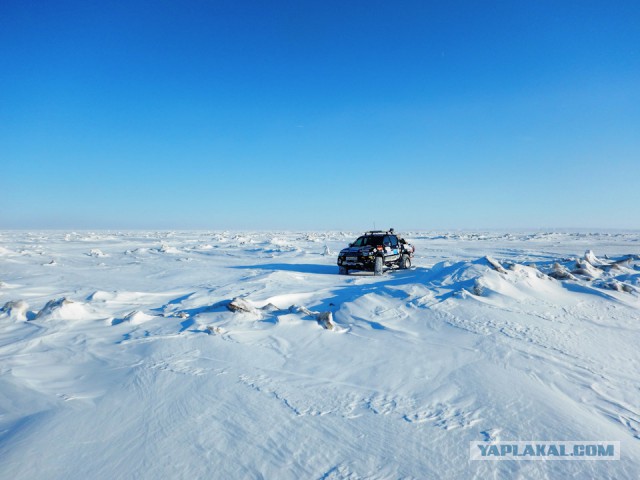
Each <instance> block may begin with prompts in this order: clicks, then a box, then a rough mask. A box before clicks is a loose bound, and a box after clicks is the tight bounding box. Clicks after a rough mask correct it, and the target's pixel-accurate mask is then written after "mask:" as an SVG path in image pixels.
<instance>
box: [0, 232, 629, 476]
mask: <svg viewBox="0 0 640 480" xmlns="http://www.w3.org/2000/svg"><path fill="white" fill-rule="evenodd" d="M360 233H362V232H72V233H69V232H12V231H5V232H1V233H0V266H1V268H0V305H3V307H2V308H0V458H1V459H2V461H1V462H0V478H14V479H37V478H43V479H44V478H47V479H48V478H65V479H68V478H71V479H73V478H78V479H85V478H92V479H102V478H104V479H106V478H109V479H111V478H142V479H145V478H148V479H151V478H283V479H287V478H292V479H293V478H295V479H298V478H335V479H337V478H478V479H479V478H486V477H492V478H567V477H576V478H578V477H579V478H622V479H624V478H629V479H632V478H633V479H635V478H637V477H638V472H640V400H639V398H640V384H639V382H638V378H639V372H640V354H639V353H638V348H637V345H639V344H640V256H639V255H638V253H640V252H639V248H640V243H639V241H640V234H638V233H637V232H619V233H615V232H600V233H598V232H595V233H580V232H573V233H571V232H570V233H562V232H532V233H523V232H509V233H503V232H498V233H496V232H476V233H472V232H453V233H452V232H444V233H443V232H403V233H404V235H405V237H406V238H407V240H409V241H410V242H411V243H412V244H414V245H415V246H416V257H415V258H414V259H413V267H412V269H410V270H407V271H391V272H387V273H385V275H383V276H381V277H375V276H373V275H370V274H367V273H354V274H352V275H348V276H344V275H337V266H336V264H335V260H336V258H335V255H332V254H330V252H338V251H339V250H340V249H341V248H343V247H345V246H346V245H347V243H348V242H350V241H352V240H353V239H355V238H356V237H357V236H358V234H360ZM88 252H89V253H88ZM98 252H99V253H98ZM50 262H53V263H52V265H54V266H55V267H54V268H51V267H50V266H49V265H48V264H49V263H50ZM234 302H235V303H234ZM232 303H233V306H232ZM234 306H235V307H238V306H240V307H241V308H233V307H234ZM489 440H502V441H506V440H509V441H527V440H536V441H542V440H549V441H552V440H578V441H594V440H606V441H620V442H621V444H622V448H621V460H620V461H613V462H611V461H564V462H563V461H558V462H535V461H519V462H516V461H502V462H491V461H470V460H469V442H471V441H489Z"/></svg>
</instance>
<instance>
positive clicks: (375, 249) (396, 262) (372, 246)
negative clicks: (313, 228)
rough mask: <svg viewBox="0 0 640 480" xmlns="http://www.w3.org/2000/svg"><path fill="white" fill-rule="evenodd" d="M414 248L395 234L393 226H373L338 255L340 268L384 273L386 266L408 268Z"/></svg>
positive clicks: (375, 273) (341, 272)
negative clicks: (375, 227)
mask: <svg viewBox="0 0 640 480" xmlns="http://www.w3.org/2000/svg"><path fill="white" fill-rule="evenodd" d="M414 252H415V248H414V247H413V245H411V244H409V243H407V241H406V240H405V239H404V238H402V237H399V236H398V235H396V234H395V233H394V231H393V228H391V229H389V230H387V231H384V230H371V231H368V232H365V233H364V235H362V236H360V237H358V239H357V240H356V241H355V242H353V243H350V244H349V246H348V247H347V248H345V249H343V250H341V251H340V254H339V255H338V271H339V273H340V274H341V275H348V274H349V271H351V270H364V271H369V272H373V274H374V275H382V273H383V272H384V269H385V268H399V269H407V268H410V267H411V259H412V258H413V254H414Z"/></svg>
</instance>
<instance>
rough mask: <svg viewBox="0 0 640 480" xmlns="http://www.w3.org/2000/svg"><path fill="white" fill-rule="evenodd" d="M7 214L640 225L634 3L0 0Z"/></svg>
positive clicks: (94, 220)
mask: <svg viewBox="0 0 640 480" xmlns="http://www.w3.org/2000/svg"><path fill="white" fill-rule="evenodd" d="M0 23H1V25H2V28H0V62H1V65H2V69H1V71H0V125H2V128H0V167H1V171H2V177H3V182H2V184H3V188H2V192H3V195H2V197H3V201H2V208H1V209H0V228H62V229H68V228H73V229H81V228H96V229H97V228H113V229H125V228H134V229H135V228H142V229H145V228H154V229H155V228H157V229H164V228H169V229H179V228H203V229H227V228H233V229H320V230H321V229H349V230H352V229H354V230H358V229H363V228H370V227H372V226H373V223H374V222H375V223H376V225H377V226H378V227H381V226H394V227H395V228H396V229H444V228H447V229H449V228H451V229H467V228H470V229H473V228H501V229H509V228H532V229H537V228H563V227H566V228H639V227H640V226H639V225H638V223H637V221H638V215H637V210H638V205H640V188H638V186H637V182H638V178H640V177H639V174H640V28H638V25H640V3H639V2H635V1H634V2H605V1H601V2H593V1H560V2H559V1H549V2H547V1H535V2H532V1H526V2H524V1H515V0H514V1H500V2H492V1H487V2H476V1H452V2H430V1H417V2H390V1H372V0H367V1H344V0H342V1H322V2H320V1H314V2H311V1H288V2H278V1H274V2H264V1H242V0H234V1H228V2H227V1H188V0H185V1H180V2H177V1H176V2H174V1H168V0H166V1H154V2H150V1H148V2H137V1H127V2H104V1H77V2H66V1H56V2H49V1H28V0H27V1H25V0H20V1H14V0H5V1H3V2H1V3H0Z"/></svg>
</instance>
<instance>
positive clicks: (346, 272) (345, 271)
mask: <svg viewBox="0 0 640 480" xmlns="http://www.w3.org/2000/svg"><path fill="white" fill-rule="evenodd" d="M338 273H339V274H340V275H349V269H348V268H347V267H343V266H340V267H338Z"/></svg>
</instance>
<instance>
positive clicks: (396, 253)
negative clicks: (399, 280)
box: [382, 235, 400, 262]
mask: <svg viewBox="0 0 640 480" xmlns="http://www.w3.org/2000/svg"><path fill="white" fill-rule="evenodd" d="M382 243H383V245H384V257H385V261H386V262H395V261H396V260H398V258H400V250H399V246H398V237H396V236H395V235H385V237H384V239H383V240H382Z"/></svg>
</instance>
